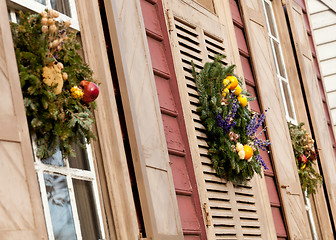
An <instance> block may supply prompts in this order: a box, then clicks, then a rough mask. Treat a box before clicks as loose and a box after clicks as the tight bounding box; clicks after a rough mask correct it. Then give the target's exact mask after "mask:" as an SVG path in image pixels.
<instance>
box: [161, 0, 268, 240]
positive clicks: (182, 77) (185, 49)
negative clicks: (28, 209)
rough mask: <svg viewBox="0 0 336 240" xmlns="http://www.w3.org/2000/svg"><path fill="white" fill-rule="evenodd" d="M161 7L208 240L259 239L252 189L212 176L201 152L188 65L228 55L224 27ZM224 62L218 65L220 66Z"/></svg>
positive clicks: (181, 8)
mask: <svg viewBox="0 0 336 240" xmlns="http://www.w3.org/2000/svg"><path fill="white" fill-rule="evenodd" d="M167 8H169V9H171V11H169V16H168V21H169V23H170V31H171V36H170V37H171V40H172V47H173V57H174V62H175V69H176V72H177V78H178V79H179V80H178V81H179V87H180V94H181V99H182V104H183V107H184V115H185V118H186V125H187V128H188V129H187V130H188V135H189V141H190V145H191V146H190V147H191V150H192V153H193V159H194V165H195V172H196V175H197V178H198V179H197V180H198V185H199V192H200V195H201V197H200V198H201V201H202V205H203V208H204V211H205V222H206V225H207V236H208V239H251V238H253V239H262V236H263V234H262V229H261V226H260V213H261V211H262V210H261V209H258V208H257V204H256V197H255V189H254V187H253V186H252V185H251V183H249V184H248V185H247V186H237V187H234V186H233V185H232V183H230V182H226V181H224V180H223V179H220V178H218V177H217V176H216V174H215V171H214V169H213V168H212V163H211V160H210V159H209V156H208V153H207V148H208V146H207V143H206V134H205V131H204V127H203V125H202V124H201V122H200V118H199V116H198V115H197V113H196V109H197V106H198V95H197V91H196V85H195V82H194V80H193V77H192V75H191V65H190V62H191V60H192V61H193V62H194V64H195V65H196V68H197V71H200V70H201V67H202V66H203V64H204V63H205V62H206V61H209V60H212V59H214V56H215V55H217V54H227V55H230V52H229V51H227V50H226V49H225V45H226V44H227V41H226V40H225V39H224V37H225V36H227V35H226V34H225V28H224V26H223V25H221V24H220V23H219V22H220V21H219V19H218V18H217V17H216V16H214V15H210V16H206V14H204V12H203V13H202V12H200V11H197V10H196V9H195V7H192V6H190V5H187V4H183V3H181V2H180V1H177V0H176V1H171V2H170V4H167ZM186 13H188V14H186ZM228 61H229V60H227V59H224V60H223V62H224V64H228ZM202 191H203V193H202Z"/></svg>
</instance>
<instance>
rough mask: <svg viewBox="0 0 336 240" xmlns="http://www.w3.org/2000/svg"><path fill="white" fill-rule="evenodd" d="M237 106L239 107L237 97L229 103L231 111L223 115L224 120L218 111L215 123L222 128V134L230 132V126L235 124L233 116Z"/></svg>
mask: <svg viewBox="0 0 336 240" xmlns="http://www.w3.org/2000/svg"><path fill="white" fill-rule="evenodd" d="M238 108H239V104H238V101H237V99H234V100H233V102H232V104H231V111H230V113H229V114H228V115H227V116H226V117H225V120H223V118H222V116H221V115H220V114H219V113H218V114H217V125H218V126H219V127H221V128H223V132H224V134H227V133H228V132H230V130H231V128H233V127H234V126H236V122H235V121H234V118H235V116H236V113H237V110H238Z"/></svg>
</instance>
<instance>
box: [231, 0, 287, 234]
mask: <svg viewBox="0 0 336 240" xmlns="http://www.w3.org/2000/svg"><path fill="white" fill-rule="evenodd" d="M230 7H231V12H232V20H233V24H234V28H235V33H236V38H237V44H238V48H239V54H240V58H241V63H242V67H243V71H244V76H245V83H246V85H247V90H248V92H249V93H251V94H252V96H253V97H256V100H255V101H253V102H250V107H251V110H253V111H255V112H258V113H260V111H261V110H260V109H261V108H260V104H259V101H258V100H259V94H258V92H257V89H256V85H255V84H256V83H255V79H254V76H253V70H252V66H251V57H250V53H249V49H248V47H247V43H246V39H245V32H244V31H245V30H244V24H243V22H242V19H241V16H240V12H239V8H238V5H237V2H236V1H235V0H230ZM262 138H264V139H265V138H266V137H265V134H264V133H263V135H262ZM262 157H263V160H264V161H265V163H266V164H267V167H268V168H269V169H268V170H265V171H264V173H265V181H266V185H267V190H268V194H269V198H270V204H271V208H272V213H273V219H274V224H275V229H276V233H277V237H278V239H286V238H287V233H286V229H285V223H284V219H283V214H282V209H281V203H280V199H279V194H278V188H277V185H276V181H275V174H274V171H273V163H272V162H271V159H270V156H269V154H267V153H266V152H262Z"/></svg>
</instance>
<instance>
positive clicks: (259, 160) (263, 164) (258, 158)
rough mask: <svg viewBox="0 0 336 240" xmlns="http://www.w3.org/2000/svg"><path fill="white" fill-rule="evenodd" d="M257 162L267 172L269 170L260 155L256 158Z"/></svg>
mask: <svg viewBox="0 0 336 240" xmlns="http://www.w3.org/2000/svg"><path fill="white" fill-rule="evenodd" d="M255 158H256V160H257V161H258V163H259V164H260V165H261V166H263V167H264V169H265V170H267V169H268V167H267V165H266V163H265V162H264V160H263V159H262V157H261V156H260V154H258V155H257V156H256V157H255Z"/></svg>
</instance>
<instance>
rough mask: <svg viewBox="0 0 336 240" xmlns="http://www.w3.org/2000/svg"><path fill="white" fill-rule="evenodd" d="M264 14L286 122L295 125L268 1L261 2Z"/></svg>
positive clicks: (284, 68) (278, 41) (282, 60)
mask: <svg viewBox="0 0 336 240" xmlns="http://www.w3.org/2000/svg"><path fill="white" fill-rule="evenodd" d="M262 2H263V8H264V13H265V16H266V24H267V30H268V36H269V39H270V44H271V48H272V54H273V58H274V62H275V68H276V71H277V77H278V80H279V82H280V88H281V96H282V99H283V103H284V107H285V111H286V118H287V121H291V122H292V123H295V124H297V120H296V115H295V109H294V104H293V98H292V94H291V91H290V87H289V80H288V76H287V72H286V65H285V62H284V58H283V54H282V50H281V44H280V39H279V35H278V30H277V26H276V23H275V19H274V13H273V8H272V3H271V1H270V0H262Z"/></svg>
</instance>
